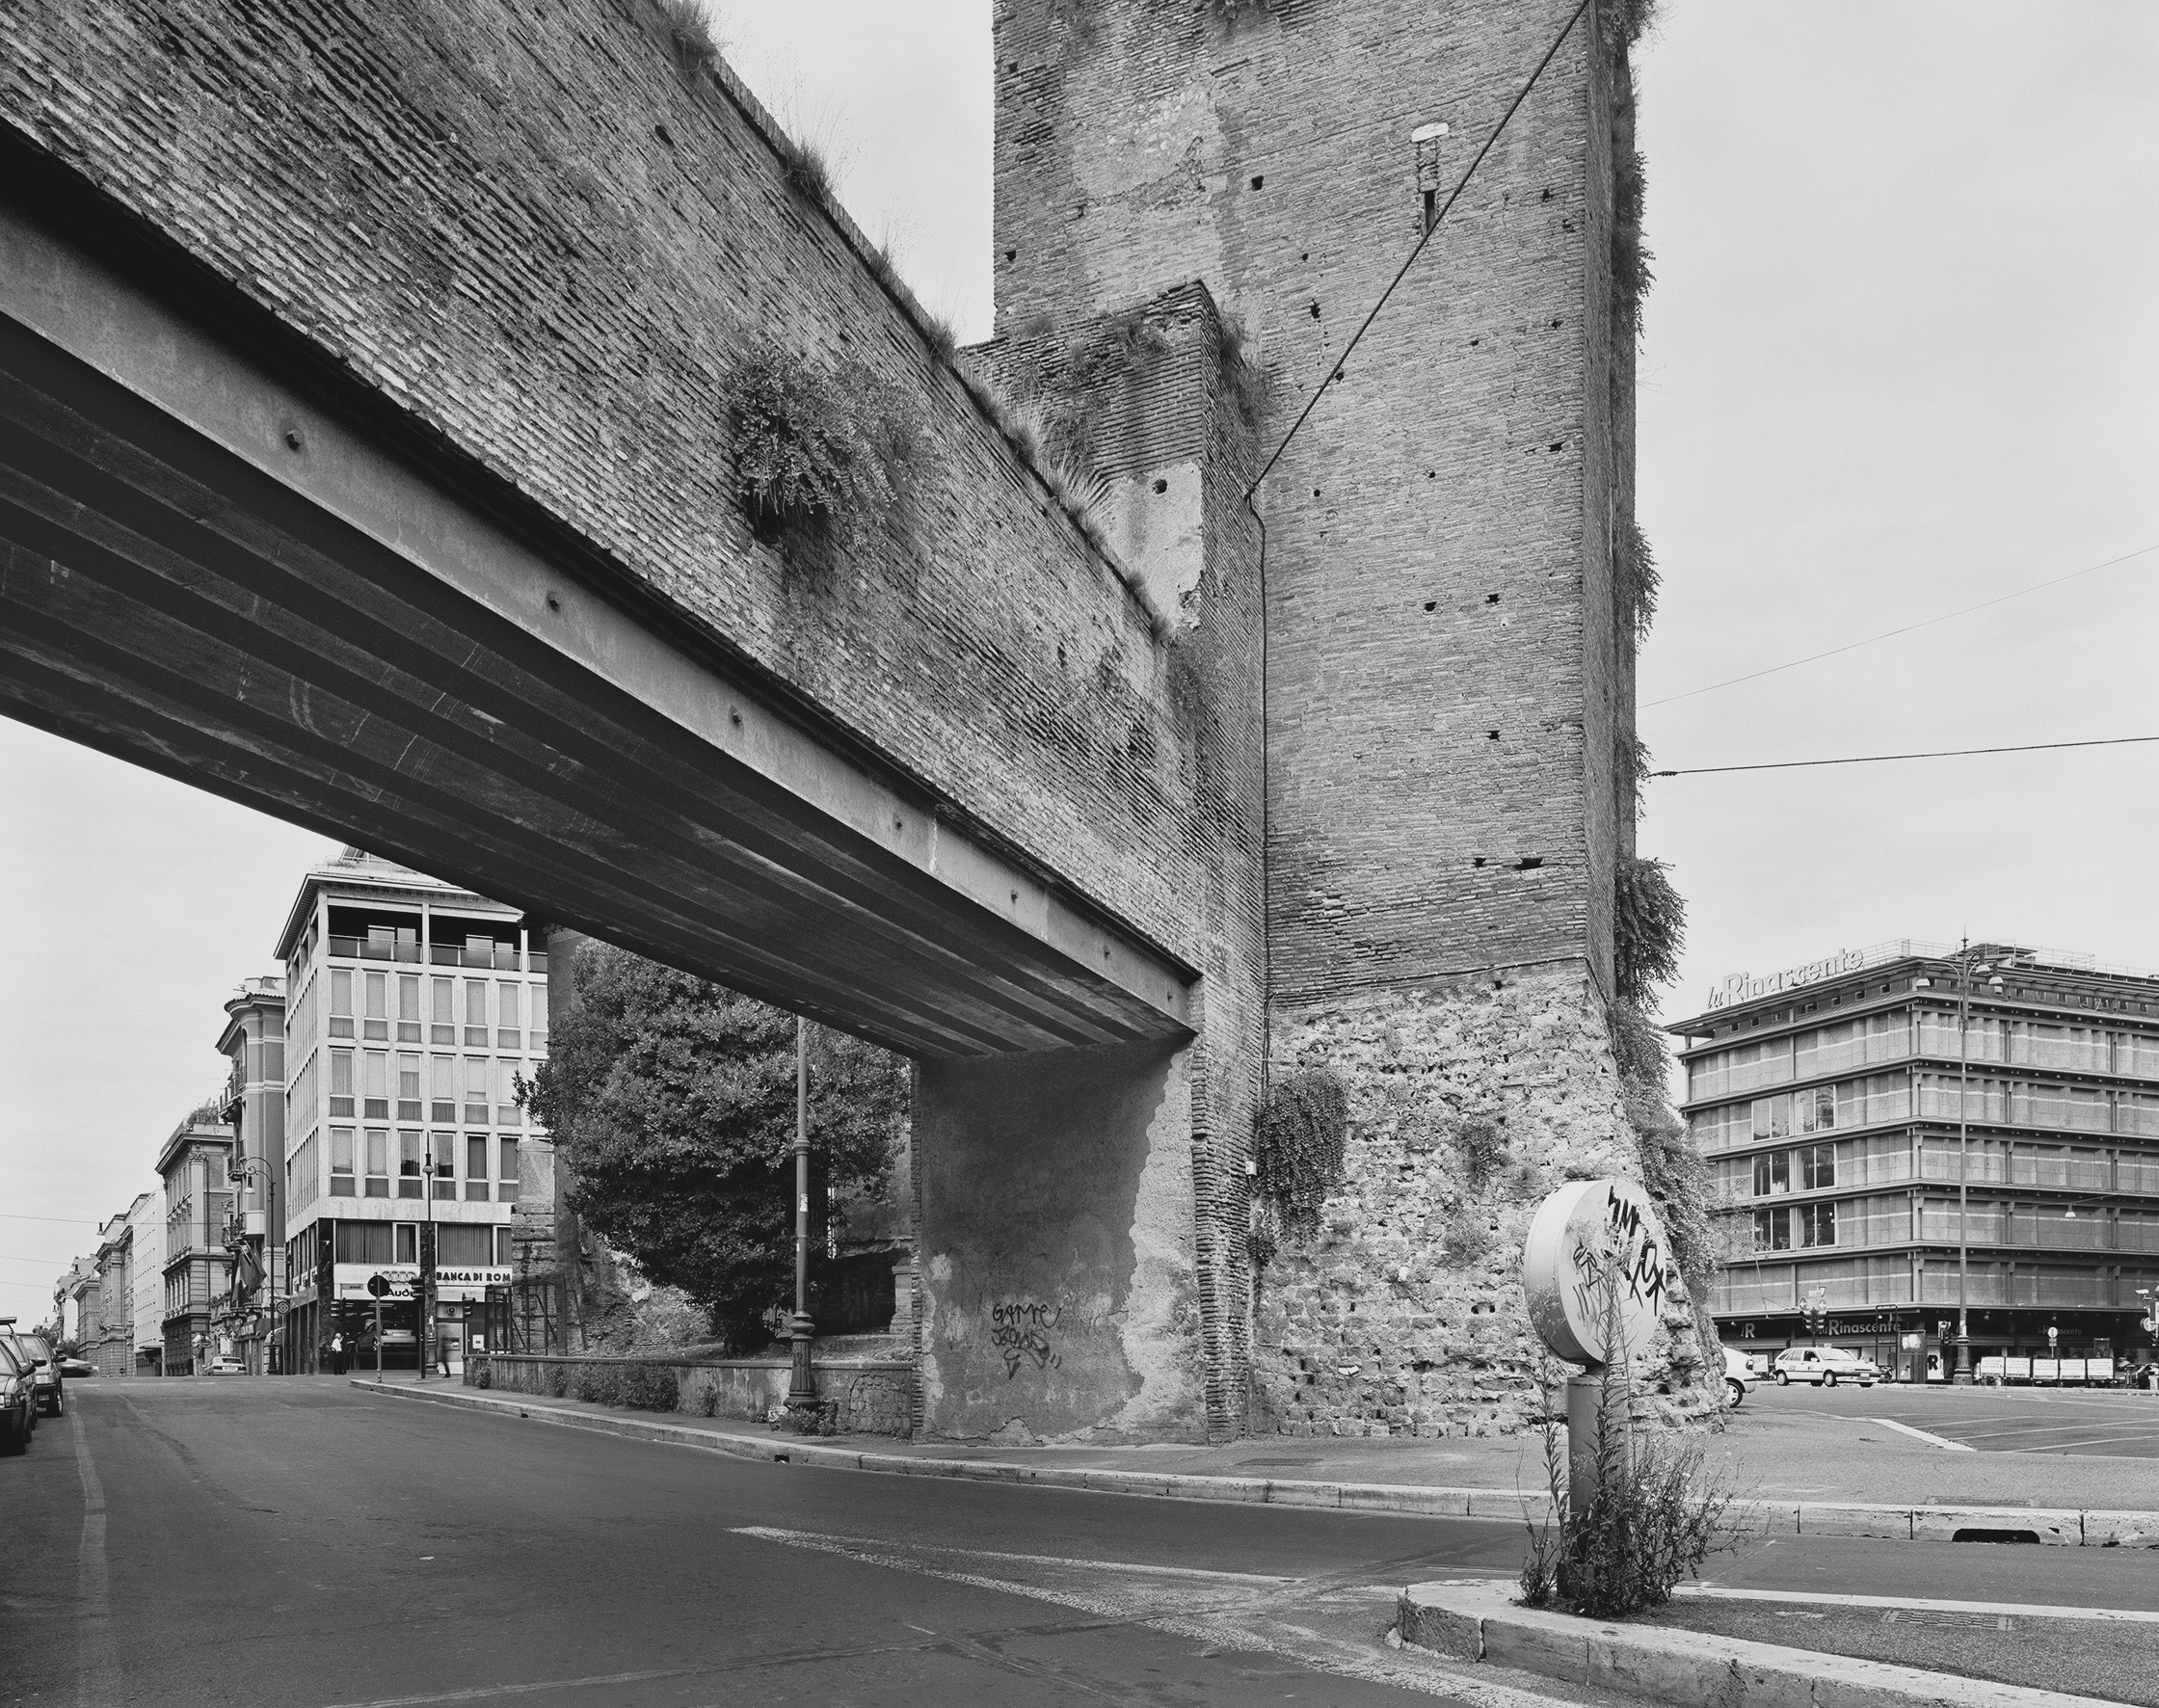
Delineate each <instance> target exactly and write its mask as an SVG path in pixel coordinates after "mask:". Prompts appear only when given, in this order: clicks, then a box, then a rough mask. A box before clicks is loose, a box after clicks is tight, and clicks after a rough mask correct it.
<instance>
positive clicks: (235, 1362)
mask: <svg viewBox="0 0 2159 1708" xmlns="http://www.w3.org/2000/svg"><path fill="white" fill-rule="evenodd" d="M207 1374H210V1375H246V1374H248V1367H247V1366H246V1365H245V1364H242V1363H241V1362H240V1360H239V1359H237V1358H232V1357H220V1358H213V1359H211V1360H210V1368H209V1371H208V1372H207Z"/></svg>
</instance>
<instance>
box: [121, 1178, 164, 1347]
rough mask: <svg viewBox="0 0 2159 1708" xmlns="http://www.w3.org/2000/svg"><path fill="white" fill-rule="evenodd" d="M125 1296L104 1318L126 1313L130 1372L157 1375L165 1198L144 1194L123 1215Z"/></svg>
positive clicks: (161, 1329) (161, 1324)
mask: <svg viewBox="0 0 2159 1708" xmlns="http://www.w3.org/2000/svg"><path fill="white" fill-rule="evenodd" d="M127 1228H128V1236H127V1260H128V1261H127V1284H128V1294H127V1296H126V1297H125V1298H123V1299H119V1300H114V1301H112V1304H111V1306H109V1307H108V1310H107V1316H108V1317H112V1316H115V1315H117V1314H118V1313H119V1312H120V1311H126V1312H127V1313H128V1315H129V1317H130V1319H131V1321H132V1339H133V1343H134V1344H133V1357H134V1370H135V1374H138V1375H159V1374H163V1373H164V1369H165V1195H164V1193H163V1192H145V1193H143V1194H142V1195H141V1196H140V1197H138V1198H137V1199H136V1200H135V1202H134V1204H133V1206H132V1207H130V1209H129V1210H128V1212H127Z"/></svg>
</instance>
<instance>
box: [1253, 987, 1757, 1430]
mask: <svg viewBox="0 0 2159 1708" xmlns="http://www.w3.org/2000/svg"><path fill="white" fill-rule="evenodd" d="M1273 1058H1274V1068H1275V1072H1276V1073H1277V1074H1284V1073H1290V1072H1294V1071H1296V1070H1297V1069H1300V1068H1317V1067H1326V1068H1331V1069H1332V1070H1333V1071H1334V1072H1335V1073H1337V1074H1338V1075H1340V1076H1341V1078H1342V1080H1343V1081H1344V1082H1345V1084H1346V1087H1347V1090H1348V1095H1349V1114H1350V1130H1349V1135H1348V1139H1347V1144H1346V1157H1345V1162H1344V1171H1343V1180H1342V1183H1341V1185H1340V1187H1339V1188H1337V1189H1336V1191H1334V1192H1333V1193H1332V1194H1330V1196H1329V1197H1328V1199H1327V1202H1326V1205H1325V1207H1324V1209H1323V1210H1322V1211H1321V1213H1320V1215H1319V1232H1318V1235H1317V1236H1316V1237H1315V1238H1314V1239H1312V1240H1311V1241H1305V1242H1301V1243H1296V1242H1292V1241H1287V1240H1285V1241H1283V1242H1282V1243H1281V1245H1280V1247H1279V1249H1278V1250H1277V1251H1276V1253H1275V1255H1274V1258H1273V1260H1272V1262H1271V1263H1269V1264H1268V1266H1267V1267H1266V1269H1265V1270H1264V1271H1263V1272H1262V1273H1261V1276H1260V1279H1259V1282H1258V1287H1257V1297H1256V1300H1255V1304H1254V1313H1253V1339H1254V1345H1253V1360H1252V1394H1253V1399H1252V1406H1253V1415H1252V1419H1251V1427H1252V1428H1253V1430H1254V1432H1255V1433H1265V1432H1266V1431H1269V1430H1273V1431H1279V1432H1281V1433H1285V1434H1292V1435H1491V1434H1506V1433H1511V1432H1512V1431H1514V1430H1516V1429H1519V1428H1523V1427H1524V1426H1525V1425H1527V1424H1529V1423H1531V1422H1532V1421H1533V1419H1534V1418H1535V1417H1536V1416H1537V1415H1538V1414H1539V1413H1540V1412H1541V1411H1542V1409H1543V1406H1544V1400H1543V1393H1542V1390H1541V1388H1540V1385H1539V1383H1540V1378H1544V1377H1548V1376H1549V1375H1550V1374H1554V1373H1559V1374H1563V1372H1564V1368H1565V1367H1563V1366H1558V1365H1554V1364H1551V1363H1550V1361H1549V1360H1548V1359H1547V1358H1546V1356H1545V1355H1544V1353H1543V1351H1542V1348H1541V1347H1540V1346H1539V1344H1538V1342H1537V1340H1536V1338H1535V1336H1534V1334H1533V1331H1532V1330H1531V1327H1530V1321H1529V1315H1528V1311H1527V1309H1526V1306H1525V1301H1524V1298H1523V1293H1522V1284H1521V1265H1522V1242H1523V1239H1524V1237H1525V1235H1526V1234H1527V1232H1528V1229H1529V1222H1530V1217H1531V1215H1532V1214H1533V1212H1534V1210H1535V1208H1536V1205H1537V1203H1538V1201H1539V1200H1540V1199H1542V1198H1543V1197H1544V1195H1545V1194H1546V1193H1547V1192H1549V1191H1551V1190H1553V1189H1554V1188H1557V1187H1559V1186H1560V1185H1561V1184H1562V1183H1564V1182H1565V1181H1568V1180H1574V1179H1583V1178H1588V1177H1594V1176H1599V1175H1608V1174H1621V1175H1628V1176H1632V1177H1636V1178H1639V1175H1640V1167H1639V1162H1638V1161H1637V1154H1636V1143H1635V1139H1634V1136H1633V1133H1632V1130H1631V1129H1630V1128H1629V1126H1628V1124H1627V1119H1626V1116H1625V1113H1624V1111H1623V1110H1622V1108H1621V1107H1620V1101H1619V1076H1618V1069H1617V1067H1616V1065H1615V1064H1614V1062H1613V1054H1612V1046H1611V1041H1610V1037H1609V1034H1608V1033H1607V1030H1606V1027H1605V1020H1604V1004H1603V1000H1602V998H1601V997H1600V996H1599V994H1598V992H1597V990H1596V988H1595V986H1594V985H1593V984H1592V982H1591V980H1590V978H1589V976H1588V974H1587V971H1586V969H1585V968H1583V967H1582V966H1581V964H1580V963H1572V964H1567V963H1561V964H1559V965H1557V966H1553V967H1548V968H1545V969H1541V970H1538V971H1535V972H1533V973H1522V974H1513V973H1507V974H1500V975H1498V976H1492V975H1486V976H1484V977H1482V978H1479V979H1477V980H1475V981H1472V982H1465V983H1461V984H1455V985H1452V986H1445V987H1426V988H1420V989H1411V990H1396V991H1386V992H1378V993H1374V994H1372V995H1370V996H1367V997H1363V998H1360V999H1358V1000H1355V1001H1339V1002H1330V1003H1326V1004H1323V1005H1316V1006H1311V1007H1306V1008H1302V1009H1277V1011H1276V1016H1275V1027H1274V1043H1273ZM1639 1394H1640V1396H1641V1401H1642V1405H1643V1408H1644V1409H1645V1410H1647V1411H1649V1412H1650V1413H1653V1414H1654V1415H1656V1416H1658V1417H1660V1418H1661V1419H1663V1420H1664V1421H1666V1422H1672V1423H1677V1422H1683V1421H1687V1420H1690V1419H1695V1418H1703V1417H1708V1416H1713V1415H1715V1412H1716V1410H1717V1408H1718V1407H1719V1404H1720V1403H1721V1401H1720V1399H1719V1383H1718V1382H1717V1381H1716V1379H1715V1376H1714V1373H1711V1372H1708V1371H1707V1370H1705V1369H1704V1367H1703V1365H1702V1361H1701V1357H1700V1353H1699V1350H1698V1342H1697V1341H1696V1339H1695V1336H1694V1326H1693V1306H1692V1304H1691V1303H1689V1302H1688V1301H1686V1300H1685V1298H1684V1297H1683V1296H1682V1298H1681V1299H1680V1300H1679V1301H1678V1302H1677V1303H1676V1304H1675V1305H1674V1307H1673V1308H1672V1310H1671V1311H1670V1312H1669V1313H1667V1316H1666V1321H1665V1323H1664V1325H1663V1329H1662V1331H1661V1332H1660V1333H1659V1335H1658V1337H1657V1340H1656V1343H1655V1345H1653V1346H1652V1347H1651V1348H1649V1350H1648V1354H1647V1357H1646V1360H1645V1362H1644V1364H1643V1367H1642V1369H1641V1372H1640V1385H1639Z"/></svg>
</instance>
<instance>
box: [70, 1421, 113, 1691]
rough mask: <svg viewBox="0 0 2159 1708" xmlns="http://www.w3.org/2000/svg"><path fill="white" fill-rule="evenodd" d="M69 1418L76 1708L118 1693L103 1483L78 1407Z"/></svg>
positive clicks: (110, 1571)
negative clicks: (78, 1529) (78, 1521)
mask: <svg viewBox="0 0 2159 1708" xmlns="http://www.w3.org/2000/svg"><path fill="white" fill-rule="evenodd" d="M67 1422H68V1425H69V1426H70V1428H71V1430H72V1432H73V1435H74V1441H75V1475H76V1477H77V1478H79V1479H80V1480H81V1481H82V1485H83V1532H82V1537H81V1539H80V1540H79V1541H78V1542H77V1543H76V1545H75V1702H76V1708H103V1705H104V1704H106V1703H110V1702H117V1701H119V1700H120V1654H119V1648H118V1645H117V1644H116V1643H115V1642H114V1641H113V1605H112V1568H111V1565H110V1563H109V1562H108V1561H107V1559H106V1556H105V1485H104V1484H103V1483H102V1482H100V1481H98V1480H97V1467H96V1466H94V1465H93V1464H92V1463H91V1462H90V1437H89V1436H88V1435H87V1434H85V1433H84V1431H83V1417H82V1411H81V1408H80V1407H77V1408H75V1409H72V1410H70V1411H69V1412H68V1413H67Z"/></svg>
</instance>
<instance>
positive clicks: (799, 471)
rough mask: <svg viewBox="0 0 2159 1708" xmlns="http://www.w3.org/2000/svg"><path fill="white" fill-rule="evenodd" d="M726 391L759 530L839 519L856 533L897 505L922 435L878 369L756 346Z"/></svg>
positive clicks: (779, 531)
mask: <svg viewBox="0 0 2159 1708" xmlns="http://www.w3.org/2000/svg"><path fill="white" fill-rule="evenodd" d="M727 391H728V399H729V412H730V414H731V415H732V416H733V429H734V464H735V469H736V472H737V473H738V474H739V475H740V476H741V479H742V506H743V510H744V512H745V513H746V514H747V515H748V517H749V519H750V526H751V529H752V531H753V532H754V533H756V535H757V537H758V538H759V539H760V540H762V541H764V542H765V543H766V544H767V545H772V544H776V543H778V542H779V541H781V540H782V539H784V538H786V537H787V536H788V535H789V534H790V533H801V532H804V531H822V530H829V529H834V528H838V529H840V530H841V531H843V532H845V533H846V534H847V535H848V536H849V537H850V538H856V539H859V538H861V537H862V536H863V535H865V534H866V533H867V532H868V531H869V530H871V529H873V528H874V527H875V526H876V525H877V524H878V523H879V522H880V521H881V520H882V519H883V518H884V516H885V515H886V513H887V512H889V511H890V510H891V508H892V506H893V500H894V499H895V497H896V496H897V494H898V492H899V488H900V485H901V479H900V477H901V475H902V473H903V471H904V469H905V467H906V466H907V465H908V464H909V463H911V462H912V461H913V459H914V456H915V454H916V448H917V447H916V436H915V432H914V423H913V416H912V414H910V413H909V411H908V410H907V408H906V406H905V405H904V403H903V402H902V401H901V399H900V397H899V395H898V393H896V392H895V391H893V388H892V387H889V386H887V385H886V384H885V383H884V382H883V381H882V380H880V379H879V378H878V377H877V376H876V375H874V374H872V373H870V372H869V371H868V370H867V369H866V368H863V367H861V366H860V365H859V364H858V365H853V366H850V367H848V368H846V369H844V370H841V369H835V368H829V367H825V366H821V365H818V364H815V363H813V362H808V361H803V360H791V359H786V358H782V357H778V356H770V355H765V356H753V357H749V358H746V359H745V360H742V361H741V362H740V363H738V364H737V365H736V367H735V369H734V372H733V375H731V376H730V379H729V382H728V387H727Z"/></svg>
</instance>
